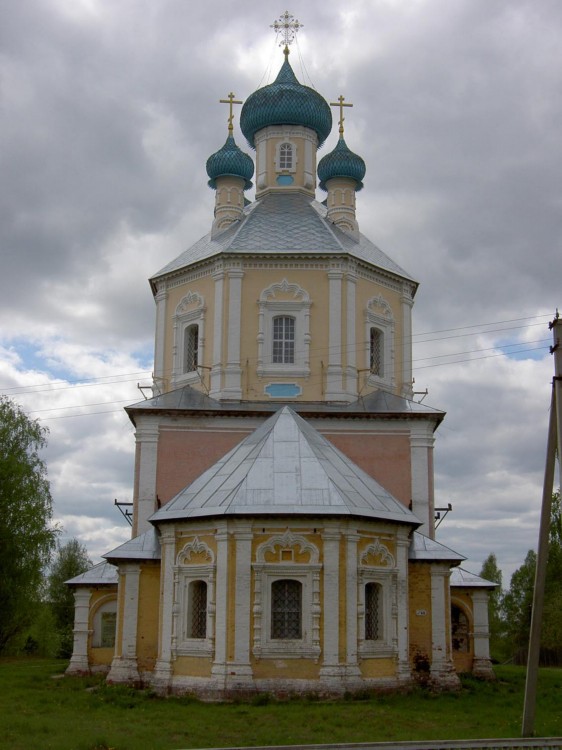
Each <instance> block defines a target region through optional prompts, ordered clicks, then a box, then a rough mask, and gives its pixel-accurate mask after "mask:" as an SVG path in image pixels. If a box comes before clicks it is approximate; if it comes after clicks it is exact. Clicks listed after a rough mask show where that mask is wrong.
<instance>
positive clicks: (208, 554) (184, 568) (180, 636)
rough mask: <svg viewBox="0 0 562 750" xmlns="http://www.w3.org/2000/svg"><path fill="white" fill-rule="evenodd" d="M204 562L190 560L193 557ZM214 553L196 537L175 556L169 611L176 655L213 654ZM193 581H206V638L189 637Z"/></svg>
mask: <svg viewBox="0 0 562 750" xmlns="http://www.w3.org/2000/svg"><path fill="white" fill-rule="evenodd" d="M194 555H196V556H197V558H199V559H200V558H203V559H204V560H205V562H204V563H200V562H192V557H193V556H194ZM215 579H216V565H215V555H214V552H213V551H212V550H211V549H210V547H209V546H208V545H207V544H205V542H203V541H200V540H199V538H198V537H195V538H194V539H192V540H191V541H190V542H188V543H187V544H186V545H185V546H184V547H183V549H182V550H181V551H180V552H179V553H178V555H177V557H176V564H175V566H174V581H175V586H174V588H175V591H174V603H175V604H174V608H173V612H172V651H173V653H174V654H175V655H176V656H212V655H213V653H214V646H215V638H214V628H215V608H216V602H215ZM194 581H203V582H204V583H206V584H207V624H206V628H205V638H191V637H190V635H189V633H190V631H191V627H190V623H191V612H190V598H189V585H190V584H191V583H193V582H194Z"/></svg>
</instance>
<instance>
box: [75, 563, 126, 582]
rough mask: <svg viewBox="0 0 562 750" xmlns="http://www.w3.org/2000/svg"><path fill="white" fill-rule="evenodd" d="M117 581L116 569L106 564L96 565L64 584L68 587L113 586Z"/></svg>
mask: <svg viewBox="0 0 562 750" xmlns="http://www.w3.org/2000/svg"><path fill="white" fill-rule="evenodd" d="M118 580H119V575H118V573H117V568H116V567H115V566H114V565H110V563H108V562H102V563H98V564H97V565H94V567H93V568H90V570H87V571H86V572H85V573H81V574H80V575H79V576H75V577H74V578H70V579H69V580H68V581H65V583H66V584H67V585H68V586H113V585H116V584H117V582H118Z"/></svg>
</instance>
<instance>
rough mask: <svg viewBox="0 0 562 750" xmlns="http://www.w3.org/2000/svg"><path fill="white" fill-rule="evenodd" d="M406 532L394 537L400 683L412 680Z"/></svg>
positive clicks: (407, 541) (398, 674)
mask: <svg viewBox="0 0 562 750" xmlns="http://www.w3.org/2000/svg"><path fill="white" fill-rule="evenodd" d="M409 548H410V540H409V538H408V532H407V531H406V530H405V529H400V530H399V531H398V532H397V537H396V567H397V568H398V576H397V581H396V627H397V632H396V645H397V650H398V665H397V676H398V680H399V681H400V682H401V683H405V682H410V680H411V679H412V676H411V670H410V658H409V656H410V655H409V640H408V633H409V629H410V626H409V622H408V619H409V601H408V550H409Z"/></svg>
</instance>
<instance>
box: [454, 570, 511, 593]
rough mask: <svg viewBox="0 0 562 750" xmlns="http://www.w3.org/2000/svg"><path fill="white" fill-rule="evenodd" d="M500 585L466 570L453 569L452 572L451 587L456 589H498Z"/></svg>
mask: <svg viewBox="0 0 562 750" xmlns="http://www.w3.org/2000/svg"><path fill="white" fill-rule="evenodd" d="M499 585H500V584H499V583H494V582H493V581H487V580H486V579H485V578H481V577H480V576H477V575H476V573H470V572H469V571H468V570H465V569H464V568H453V570H452V571H451V586H454V587H455V588H470V589H473V588H482V589H496V588H497V587H498V586H499Z"/></svg>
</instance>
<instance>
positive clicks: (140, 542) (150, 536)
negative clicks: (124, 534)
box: [102, 528, 161, 560]
mask: <svg viewBox="0 0 562 750" xmlns="http://www.w3.org/2000/svg"><path fill="white" fill-rule="evenodd" d="M102 556H103V557H104V558H105V559H106V560H160V556H161V555H160V540H159V538H158V532H157V531H156V529H153V528H151V529H149V530H148V531H146V532H145V533H144V534H141V535H140V536H136V537H134V539H129V541H128V542H125V544H121V545H120V546H119V547H116V548H115V549H114V550H111V552H107V553H106V554H105V555H102Z"/></svg>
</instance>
